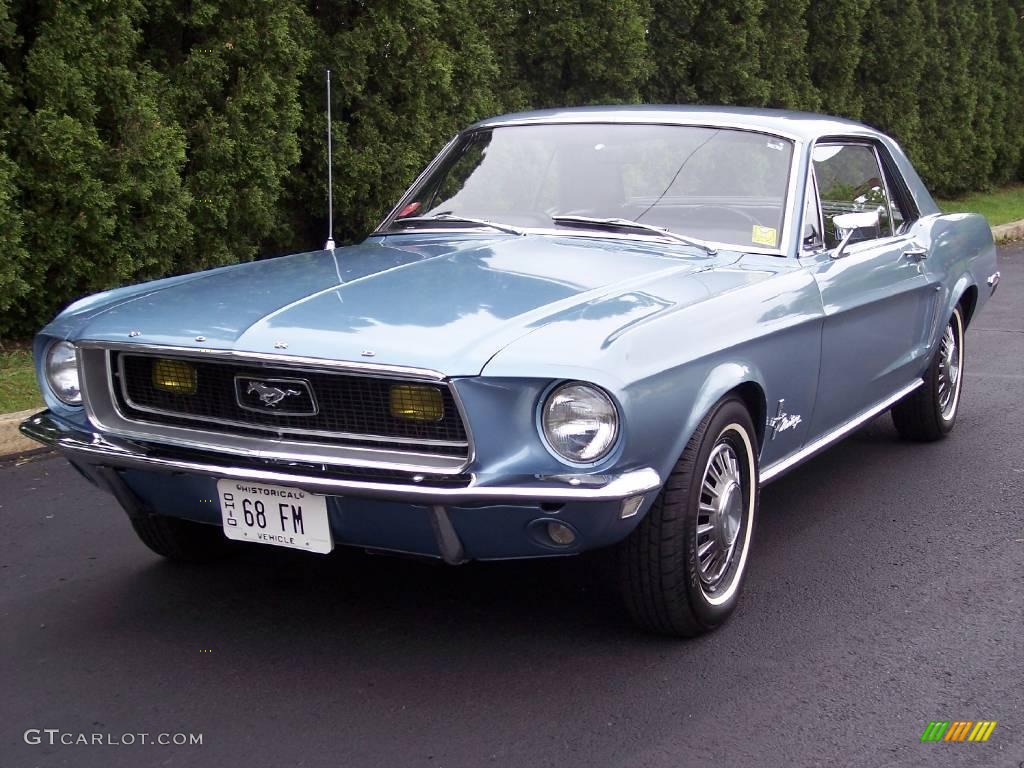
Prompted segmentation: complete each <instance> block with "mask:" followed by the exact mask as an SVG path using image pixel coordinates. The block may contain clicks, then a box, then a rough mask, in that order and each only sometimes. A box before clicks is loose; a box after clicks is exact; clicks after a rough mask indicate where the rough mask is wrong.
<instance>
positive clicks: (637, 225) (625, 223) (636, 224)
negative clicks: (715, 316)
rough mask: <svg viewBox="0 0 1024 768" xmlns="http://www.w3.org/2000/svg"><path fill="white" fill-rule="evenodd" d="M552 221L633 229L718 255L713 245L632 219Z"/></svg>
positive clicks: (560, 218)
mask: <svg viewBox="0 0 1024 768" xmlns="http://www.w3.org/2000/svg"><path fill="white" fill-rule="evenodd" d="M551 220H552V221H553V222H555V224H563V225H565V226H567V227H592V228H594V229H633V230H637V231H640V232H653V233H654V234H657V235H660V236H661V237H667V238H670V239H672V240H675V241H677V242H680V243H686V244H687V245H692V246H694V247H696V248H701V249H703V250H704V251H706V252H707V254H708V255H709V256H714V255H715V254H716V253H718V250H717V249H716V248H714V247H713V246H712V245H711V244H709V243H706V242H704V241H703V240H698V239H697V238H695V237H687V236H686V235H680V234H677V233H675V232H673V231H671V230H669V229H666V228H665V227H658V226H655V225H654V224H644V223H643V222H642V221H633V220H631V219H616V218H608V219H599V218H593V217H591V216H568V215H566V216H560V215H555V216H552V217H551Z"/></svg>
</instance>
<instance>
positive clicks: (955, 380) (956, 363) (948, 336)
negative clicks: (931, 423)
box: [938, 318, 960, 420]
mask: <svg viewBox="0 0 1024 768" xmlns="http://www.w3.org/2000/svg"><path fill="white" fill-rule="evenodd" d="M955 326H956V318H954V319H953V320H951V321H950V323H949V325H947V326H946V332H945V333H944V334H943V336H942V346H941V347H939V377H938V380H939V407H940V408H941V409H942V418H944V419H946V420H948V419H950V418H952V416H953V412H954V411H955V410H956V404H957V397H956V395H957V391H958V389H959V384H960V345H959V344H958V339H957V333H956V327H955Z"/></svg>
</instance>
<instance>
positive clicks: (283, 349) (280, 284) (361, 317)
mask: <svg viewBox="0 0 1024 768" xmlns="http://www.w3.org/2000/svg"><path fill="white" fill-rule="evenodd" d="M735 258H736V254H732V258H730V256H729V255H728V254H724V255H719V256H716V257H711V256H705V255H703V254H695V253H694V251H693V249H691V248H687V247H679V246H676V245H674V244H665V243H661V242H657V241H649V242H648V241H633V240H629V241H626V240H612V239H603V238H587V237H552V236H525V237H508V236H505V235H500V236H494V237H490V236H481V235H461V236H453V235H452V234H451V233H447V234H445V235H443V236H438V235H429V236H425V235H403V236H398V237H386V238H385V237H378V238H371V239H370V240H368V241H366V242H365V243H363V244H361V245H357V246H351V247H347V248H338V249H334V250H331V251H315V252H311V253H302V254H296V255H293V256H287V257H281V258H276V259H269V260H266V261H260V262H253V263H249V264H243V265H238V266H236V267H233V268H228V269H220V270H214V271H211V272H208V273H198V274H196V275H193V276H190V277H189V278H188V279H184V280H182V279H179V280H176V281H169V282H168V283H166V284H161V283H154V284H153V287H152V290H141V291H136V292H134V293H132V294H131V295H129V296H128V297H126V298H123V299H118V294H116V292H115V293H114V294H112V298H111V299H110V301H109V302H108V303H106V304H103V303H100V304H99V306H96V304H95V303H93V304H90V305H89V311H88V312H87V313H84V316H83V317H80V318H79V322H78V323H75V324H74V325H73V326H72V327H68V328H67V329H66V333H65V334H63V335H66V336H68V337H69V338H72V340H81V339H88V340H95V341H116V342H122V343H124V342H133V343H139V344H154V345H171V346H183V347H202V348H204V349H213V350H235V351H246V352H262V353H267V352H269V353H277V354H288V355H295V356H302V357H314V358H326V359H331V360H347V361H360V362H372V363H377V364H384V365H402V366H409V367H416V368H426V369H431V370H436V371H440V372H442V373H445V374H447V375H450V376H459V375H476V374H478V373H479V372H480V371H481V370H482V369H483V367H484V365H485V364H486V363H487V361H488V360H489V359H490V358H491V357H493V356H494V355H495V354H496V353H497V352H499V351H500V350H501V349H503V348H504V347H505V346H507V345H508V344H510V343H511V342H513V341H514V340H515V339H517V338H519V337H521V336H523V335H526V334H528V333H530V332H532V331H534V330H536V329H537V328H539V327H542V326H543V325H545V324H546V323H547V322H549V321H550V320H551V319H553V318H556V317H564V316H565V313H566V312H567V311H571V310H572V308H574V307H577V306H580V305H583V304H587V303H591V302H594V301H595V300H597V299H599V298H601V297H606V296H609V295H613V294H626V293H633V292H635V291H637V290H639V289H642V288H645V289H646V291H647V292H648V293H650V292H655V291H656V285H657V283H658V282H659V281H661V280H672V281H674V280H675V278H677V277H679V276H685V275H687V274H690V273H695V272H700V271H704V270H707V269H710V268H711V267H713V266H716V265H720V264H723V263H726V262H729V261H734V260H735ZM142 287H143V286H140V288H142ZM73 310H74V307H72V308H70V309H69V313H68V314H70V315H72V316H73V315H74V311H73ZM70 319H71V318H70V317H68V318H65V322H67V320H70ZM58 324H59V323H58Z"/></svg>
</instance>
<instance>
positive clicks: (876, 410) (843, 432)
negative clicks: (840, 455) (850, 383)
mask: <svg viewBox="0 0 1024 768" xmlns="http://www.w3.org/2000/svg"><path fill="white" fill-rule="evenodd" d="M922 384H924V379H918V380H917V381H915V382H914V383H912V384H908V385H907V386H905V387H903V388H902V389H900V390H899V391H897V392H894V393H893V394H891V395H889V397H887V398H885V400H882V401H881V402H880V403H877V404H875V405H873V406H871V407H870V408H868V409H867V410H866V411H863V412H862V413H860V414H858V415H857V416H854V417H853V418H852V419H850V420H849V421H846V422H844V423H842V424H840V425H839V426H838V427H836V428H835V429H833V430H832V431H831V432H826V433H825V434H824V435H822V436H821V437H819V438H818V439H816V440H813V441H811V442H810V443H808V444H807V445H805V446H804V447H803V448H801V449H800V450H799V451H797V452H796V453H794V454H791V455H790V456H787V457H786V458H784V459H781V460H779V461H777V462H775V463H774V464H772V465H771V466H768V467H765V468H764V469H762V470H761V485H762V486H765V485H767V484H768V483H770V482H771V481H772V480H775V479H776V478H778V477H781V476H782V475H784V474H785V473H786V472H788V471H789V470H791V469H793V468H794V467H796V466H797V465H799V464H802V463H804V462H805V461H807V460H808V459H809V458H811V457H812V456H814V455H815V454H817V453H820V452H821V451H823V450H825V449H826V448H828V447H829V446H830V445H832V444H833V443H835V442H838V441H839V440H842V439H843V438H844V437H846V436H847V435H848V434H850V433H851V432H853V431H854V430H855V429H857V427H859V426H861V425H862V424H865V423H866V422H868V421H870V420H871V419H873V418H874V417H875V416H877V415H878V414H880V413H882V412H883V411H885V410H887V409H889V408H891V407H892V406H893V405H895V404H896V403H897V402H899V401H900V400H902V399H903V398H904V397H906V396H907V395H909V394H910V393H911V392H913V391H914V390H915V389H917V388H918V387H920V386H921V385H922Z"/></svg>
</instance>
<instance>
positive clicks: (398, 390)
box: [391, 384, 444, 421]
mask: <svg viewBox="0 0 1024 768" xmlns="http://www.w3.org/2000/svg"><path fill="white" fill-rule="evenodd" d="M391 415H392V416H393V417H394V418H396V419H406V420H408V421H440V420H441V419H443V418H444V400H443V399H442V398H441V390H439V389H438V388H437V387H428V386H423V385H422V384H395V385H394V386H393V387H391Z"/></svg>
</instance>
